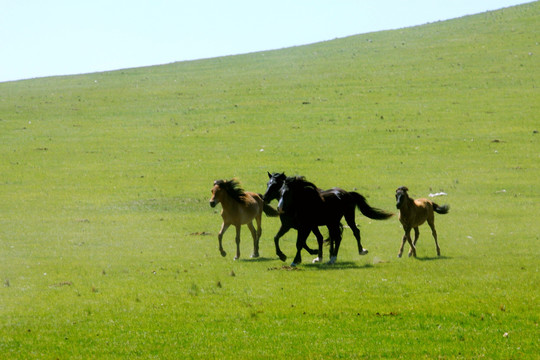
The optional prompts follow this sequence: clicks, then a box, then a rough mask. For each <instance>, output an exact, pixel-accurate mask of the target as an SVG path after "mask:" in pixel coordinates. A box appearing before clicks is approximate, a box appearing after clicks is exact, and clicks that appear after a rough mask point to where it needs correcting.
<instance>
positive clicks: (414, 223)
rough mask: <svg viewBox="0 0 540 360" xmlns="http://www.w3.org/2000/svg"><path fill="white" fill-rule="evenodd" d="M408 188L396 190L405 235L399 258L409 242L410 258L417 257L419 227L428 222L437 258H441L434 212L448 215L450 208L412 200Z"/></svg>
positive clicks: (431, 202)
mask: <svg viewBox="0 0 540 360" xmlns="http://www.w3.org/2000/svg"><path fill="white" fill-rule="evenodd" d="M407 191H409V189H407V187H405V186H401V187H399V188H398V189H397V190H396V207H397V208H398V209H399V221H400V222H401V225H403V230H404V231H405V234H404V235H403V239H402V240H401V247H400V248H399V253H398V257H401V255H402V254H403V246H404V245H405V241H407V242H408V243H409V245H410V247H411V249H410V250H409V256H411V255H412V256H414V257H416V242H417V241H418V237H419V236H420V231H418V227H419V226H420V225H422V224H423V223H424V222H425V221H426V220H427V223H428V225H429V227H430V228H431V234H432V235H433V238H434V239H435V246H436V247H437V256H441V249H440V248H439V243H438V242H437V231H436V230H435V216H434V214H433V211H435V212H436V213H439V214H447V213H448V211H449V210H450V206H448V205H443V206H439V205H437V204H435V203H434V202H433V201H431V200H428V199H416V200H414V199H411V198H410V197H409V194H407ZM411 229H414V242H413V241H412V240H411Z"/></svg>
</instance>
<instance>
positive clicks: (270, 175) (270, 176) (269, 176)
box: [266, 171, 272, 179]
mask: <svg viewBox="0 0 540 360" xmlns="http://www.w3.org/2000/svg"><path fill="white" fill-rule="evenodd" d="M266 173H267V174H268V178H269V179H271V178H272V174H270V172H269V171H267V172H266Z"/></svg>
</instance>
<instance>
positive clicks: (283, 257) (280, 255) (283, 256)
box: [278, 254, 287, 261]
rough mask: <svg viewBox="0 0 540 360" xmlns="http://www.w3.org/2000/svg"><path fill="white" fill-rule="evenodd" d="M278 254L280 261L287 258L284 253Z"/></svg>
mask: <svg viewBox="0 0 540 360" xmlns="http://www.w3.org/2000/svg"><path fill="white" fill-rule="evenodd" d="M278 256H279V260H281V261H285V260H287V255H285V254H278Z"/></svg>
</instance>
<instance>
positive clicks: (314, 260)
mask: <svg viewBox="0 0 540 360" xmlns="http://www.w3.org/2000/svg"><path fill="white" fill-rule="evenodd" d="M318 262H321V258H319V257H316V258H315V259H313V261H312V263H313V264H316V263H318Z"/></svg>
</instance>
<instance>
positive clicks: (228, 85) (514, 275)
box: [0, 2, 540, 359]
mask: <svg viewBox="0 0 540 360" xmlns="http://www.w3.org/2000/svg"><path fill="white" fill-rule="evenodd" d="M539 16H540V5H539V3H538V2H534V3H531V4H527V5H522V6H518V7H514V8H509V9H505V10H502V11H497V12H490V13H486V14H480V15H476V16H471V17H465V18H461V19H457V20H452V21H446V22H439V23H434V24H428V25H424V26H420V27H414V28H409V29H402V30H396V31H387V32H380V33H373V34H365V35H359V36H353V37H349V38H345V39H338V40H334V41H330V42H325V43H320V44H314V45H309V46H302V47H296V48H291V49H284V50H279V51H269V52H261V53H254V54H249V55H242V56H232V57H224V58H218V59H211V60H202V61H193V62H184V63H176V64H171V65H166V66H157V67H149V68H140V69H129V70H122V71H115V72H107V73H100V74H89V75H81V76H69V77H55V78H43V79H34V80H29V81H19V82H10V83H1V84H0V154H1V157H0V200H1V201H0V281H1V284H0V354H2V356H1V357H6V358H10V359H29V358H81V359H87V358H180V357H182V358H204V359H207V358H220V359H223V358H225V359H227V358H230V359H232V358H235V359H236V358H286V357H287V358H309V359H319V358H320V359H327V358H332V357H333V358H339V357H341V358H407V359H409V358H449V359H453V358H466V359H471V358H490V359H516V358H520V359H521V358H531V359H532V358H537V356H538V353H539V351H540V349H539V346H538V343H539V338H540V336H539V335H540V332H539V329H538V323H539V315H538V314H539V313H540V308H539V305H538V304H539V290H538V289H539V285H540V281H539V280H540V279H539V275H538V271H539V260H538V259H539V258H540V257H539V255H540V251H539V247H538V241H539V234H540V226H539V225H538V222H537V215H538V213H539V210H540V206H539V205H538V204H539V201H540V195H539V192H538V178H539V177H540V166H539V160H540V146H539V139H540V134H538V131H540V122H539V117H538V114H539V113H540V103H539V102H538V99H539V98H540V97H539V95H540V94H539V90H538V80H539V70H538V69H539V68H540V67H539V65H540V62H539V60H538V59H539V58H540V47H539V45H538V38H539V36H538V35H539V30H538V26H537V24H538V19H539ZM267 171H271V172H273V171H285V172H286V173H288V174H290V175H293V174H302V175H305V176H307V178H308V179H309V180H311V181H313V182H315V183H316V184H317V185H319V186H320V187H322V188H329V187H332V186H340V187H343V188H345V189H349V190H352V189H357V191H358V192H360V193H362V194H364V195H365V196H367V198H368V201H369V203H370V204H371V205H373V206H376V207H380V208H383V209H387V210H393V209H395V205H394V191H395V189H396V188H397V187H398V186H401V185H406V186H408V187H409V189H410V193H411V195H412V196H414V197H421V196H422V197H423V196H427V195H428V194H429V193H430V192H437V191H445V192H447V193H448V194H449V195H448V196H447V197H445V198H437V200H436V201H438V202H442V203H449V204H450V206H451V210H450V213H449V214H448V215H444V216H441V215H437V216H436V220H435V222H436V226H437V231H438V233H439V240H440V246H441V249H442V254H443V256H442V257H441V258H436V256H435V255H436V252H435V246H434V243H433V240H432V239H431V236H430V234H429V231H428V230H427V228H421V237H420V241H419V245H418V256H419V258H418V259H416V260H415V259H409V258H402V259H397V258H396V255H397V251H398V248H399V245H400V239H401V236H402V230H401V228H400V225H399V222H398V221H397V218H394V219H391V220H389V221H385V222H378V221H370V220H369V219H367V218H365V217H361V216H360V215H358V216H357V222H358V223H359V224H360V226H361V231H362V240H363V244H364V246H365V247H366V248H368V249H369V251H370V253H369V254H368V255H366V256H364V257H360V256H358V255H357V253H356V249H355V247H356V244H355V242H354V238H353V236H352V234H351V232H350V231H349V229H345V233H344V240H343V243H342V248H341V250H340V254H339V259H338V264H336V265H335V266H328V265H324V264H323V265H312V264H310V263H309V260H310V258H309V256H308V255H307V254H304V260H305V263H304V264H303V265H301V266H299V267H298V269H297V270H289V269H288V268H287V267H283V265H284V264H283V263H282V262H280V261H279V260H278V258H277V256H275V254H274V249H273V241H272V238H273V236H274V234H275V233H276V232H277V229H278V228H279V221H278V220H277V219H271V218H264V219H263V238H262V239H261V255H262V258H261V259H257V260H251V259H249V254H250V253H251V250H252V243H251V241H250V236H249V232H248V231H247V229H243V233H242V244H241V250H242V256H243V257H242V259H241V260H239V261H236V262H235V261H233V260H232V256H231V255H229V256H228V257H227V258H222V257H221V256H220V254H219V251H218V246H217V232H218V230H219V227H220V224H221V218H220V216H219V209H217V210H216V209H211V208H210V207H209V205H208V199H209V197H210V188H211V186H212V182H213V180H215V179H219V178H232V177H238V178H239V179H240V180H241V181H242V183H243V185H244V186H245V188H246V189H247V190H251V191H257V192H263V191H264V190H265V185H266V181H267V176H266V172H267ZM274 205H275V204H274ZM233 233H234V232H233V230H229V232H228V233H226V235H225V238H224V242H225V243H224V246H225V249H226V250H227V251H228V252H229V254H232V252H233V249H234V235H233ZM205 234H210V235H205ZM295 238H296V233H295V232H293V231H291V232H290V233H289V234H287V235H286V236H285V237H284V238H283V240H282V249H283V250H284V252H285V253H286V254H287V255H289V257H290V259H292V256H293V254H294V249H295ZM310 241H313V240H310ZM407 250H408V249H407V248H406V251H407ZM325 251H326V252H325V255H326V258H327V250H325ZM287 264H288V263H287Z"/></svg>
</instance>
